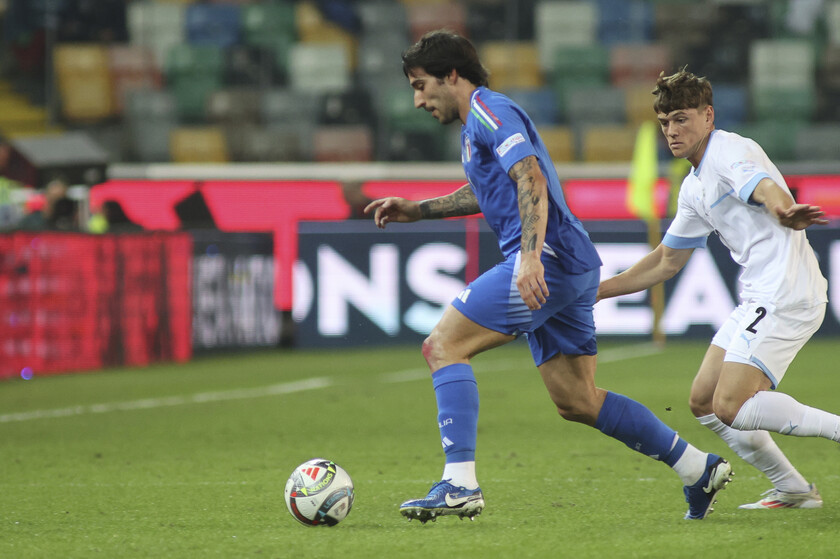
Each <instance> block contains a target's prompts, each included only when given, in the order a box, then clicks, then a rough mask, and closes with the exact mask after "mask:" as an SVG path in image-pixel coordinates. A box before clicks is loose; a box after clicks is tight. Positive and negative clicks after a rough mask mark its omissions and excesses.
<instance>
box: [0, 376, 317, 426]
mask: <svg viewBox="0 0 840 559" xmlns="http://www.w3.org/2000/svg"><path fill="white" fill-rule="evenodd" d="M332 384H333V382H332V380H330V379H329V378H326V377H316V378H310V379H304V380H299V381H295V382H285V383H281V384H272V385H270V386H260V387H257V388H241V389H236V390H223V391H218V392H197V393H195V394H188V395H185V396H166V397H162V398H145V399H142V400H132V401H128V402H109V403H105V404H91V405H87V406H71V407H67V408H58V409H52V410H34V411H28V412H18V413H7V414H3V415H0V423H13V422H19V421H31V420H33V419H52V418H59V417H69V416H74V415H85V414H89V413H109V412H114V411H133V410H146V409H153V408H164V407H168V406H183V405H191V404H206V403H207V402H225V401H229V400H246V399H251V398H262V397H265V396H278V395H281V394H291V393H293V392H303V391H306V390H317V389H318V388H325V387H327V386H331V385H332Z"/></svg>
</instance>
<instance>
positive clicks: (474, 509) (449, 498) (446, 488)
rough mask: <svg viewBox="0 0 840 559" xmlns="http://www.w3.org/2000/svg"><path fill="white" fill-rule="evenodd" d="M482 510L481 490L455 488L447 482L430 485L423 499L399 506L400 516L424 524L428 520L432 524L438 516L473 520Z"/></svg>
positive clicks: (482, 495)
mask: <svg viewBox="0 0 840 559" xmlns="http://www.w3.org/2000/svg"><path fill="white" fill-rule="evenodd" d="M483 509H484V494H483V493H482V492H481V488H476V489H467V488H466V487H455V486H454V485H452V484H451V483H449V480H442V481H439V482H437V483H435V484H434V485H432V488H431V489H430V490H429V494H428V495H426V497H425V498H423V499H414V500H412V501H406V502H404V503H403V504H401V505H400V514H401V515H403V516H405V517H406V518H408V519H409V520H412V519H414V518H416V519H417V520H419V521H420V522H422V523H424V524H425V523H426V521H428V520H431V521H432V522H434V521H435V520H437V517H438V516H444V515H449V514H457V515H458V516H459V517H460V518H461V519H462V520H463V519H464V517H467V518H469V519H470V520H473V519H474V518H475V516H476V515H478V514H480V513H481V511H482V510H483Z"/></svg>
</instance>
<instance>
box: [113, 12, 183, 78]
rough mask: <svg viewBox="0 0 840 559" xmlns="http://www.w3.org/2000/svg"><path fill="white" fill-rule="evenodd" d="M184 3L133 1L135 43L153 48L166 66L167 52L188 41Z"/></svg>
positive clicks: (131, 35) (130, 27)
mask: <svg viewBox="0 0 840 559" xmlns="http://www.w3.org/2000/svg"><path fill="white" fill-rule="evenodd" d="M185 11H186V5H185V4H183V3H164V2H129V3H128V11H127V14H126V15H127V18H128V36H129V40H130V42H131V44H133V45H137V46H144V47H148V48H150V49H152V51H154V53H155V58H156V60H157V63H158V66H160V67H163V65H164V63H165V61H166V56H167V53H168V52H169V51H170V49H172V47H174V46H175V45H180V44H182V43H183V42H185V41H186V33H185V25H184V20H185V16H184V14H185Z"/></svg>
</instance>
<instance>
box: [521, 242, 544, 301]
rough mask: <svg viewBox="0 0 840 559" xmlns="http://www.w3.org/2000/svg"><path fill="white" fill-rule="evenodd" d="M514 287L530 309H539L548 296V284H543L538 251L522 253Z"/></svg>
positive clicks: (542, 269)
mask: <svg viewBox="0 0 840 559" xmlns="http://www.w3.org/2000/svg"><path fill="white" fill-rule="evenodd" d="M516 287H517V289H519V296H520V297H522V300H523V301H525V304H526V305H528V308H529V309H531V310H532V311H535V310H537V309H539V308H540V307H542V305H543V304H544V303H545V301H546V297H548V286H547V285H546V284H545V267H543V263H542V262H541V261H540V257H539V253H538V252H534V253H531V254H529V255H526V254H522V258H521V261H520V263H519V275H518V276H517V277H516Z"/></svg>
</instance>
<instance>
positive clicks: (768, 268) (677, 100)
mask: <svg viewBox="0 0 840 559" xmlns="http://www.w3.org/2000/svg"><path fill="white" fill-rule="evenodd" d="M652 93H653V94H654V95H655V97H656V99H655V102H654V106H653V107H654V111H655V112H656V114H657V118H658V120H659V124H660V126H661V128H662V132H663V134H664V135H665V138H666V139H667V141H668V147H669V148H670V150H671V153H673V155H674V156H675V157H680V158H685V159H688V161H689V162H691V164H692V168H691V171H690V172H689V174H688V176H686V178H685V179H684V180H683V183H682V186H681V187H680V193H679V202H678V208H677V214H676V217H675V218H674V220H673V222H672V223H671V225H670V227H669V228H668V230H667V232H666V234H665V236H664V238H663V239H662V243H661V244H660V245H659V246H658V247H657V248H656V249H654V250H653V251H652V252H651V253H649V254H648V255H647V256H645V257H644V258H642V259H641V260H639V262H637V263H636V264H634V265H633V266H632V267H630V268H629V269H627V270H625V271H624V272H622V273H620V274H618V275H616V276H614V277H612V278H610V279H606V280H604V281H602V282H601V285H600V287H599V290H598V299H599V300H600V299H606V298H609V297H616V296H619V295H624V294H627V293H634V292H637V291H642V290H644V289H647V288H649V287H651V286H653V285H656V284H658V283H660V282H663V281H665V280H667V279H669V278H671V277H673V276H674V275H675V274H676V273H677V272H678V271H679V270H681V269H682V268H683V266H685V264H686V263H687V262H688V259H689V257H690V256H691V254H692V252H693V251H694V249H695V248H699V247H704V246H705V245H706V239H707V237H708V235H709V234H710V233H712V232H714V233H716V234H717V235H718V236H719V237H720V240H721V241H722V242H723V244H724V245H725V246H726V247H727V248H728V249H729V251H730V253H731V255H732V259H733V260H735V262H737V263H738V264H739V265H740V266H741V268H742V269H741V276H740V288H741V290H740V293H739V299H740V304H739V305H738V307H737V308H736V309H735V310H734V311H733V312H732V314H731V315H730V316H729V319H728V320H727V321H726V323H725V324H724V325H723V326H722V327H721V328H720V330H719V331H718V332H717V333H716V334H715V336H714V337H713V339H712V342H711V345H710V346H709V349H708V351H707V352H706V355H705V357H704V359H703V362H702V364H701V365H700V370H699V371H698V373H697V376H696V377H695V378H694V383H693V384H692V387H691V396H690V407H691V410H692V412H693V413H694V415H695V416H696V417H697V419H698V420H699V421H700V423H701V424H703V425H705V426H706V427H708V428H709V429H711V430H712V431H714V432H715V433H717V434H718V435H719V436H720V437H721V438H723V440H724V441H726V443H727V444H728V445H729V446H730V447H731V448H732V450H734V451H735V452H736V453H737V454H738V455H739V456H740V457H741V458H743V459H744V460H745V461H747V462H749V463H750V464H752V465H753V466H755V467H756V468H758V469H759V470H761V471H762V472H764V473H765V474H766V475H767V476H768V478H769V479H770V481H771V482H772V483H773V486H774V487H773V489H770V490H768V491H767V492H765V493H764V495H763V496H762V498H761V499H760V500H759V501H758V502H755V503H748V504H745V505H741V507H739V508H749V509H766V508H818V507H821V506H822V498H821V497H820V494H819V492H818V491H817V489H816V487H815V486H814V485H813V484H809V483H808V482H807V481H806V480H805V478H803V477H802V475H801V474H800V473H799V472H798V471H797V470H796V469H795V468H794V467H793V465H791V463H790V462H789V461H788V459H787V458H786V457H785V455H784V454H783V453H782V451H781V450H780V449H779V447H778V446H777V445H776V443H775V442H774V441H773V439H772V438H771V437H770V435H769V433H768V431H773V432H776V433H781V434H783V435H794V436H800V437H824V438H827V439H832V440H834V441H838V442H840V417H839V416H837V415H834V414H831V413H828V412H825V411H822V410H819V409H816V408H812V407H809V406H806V405H804V404H801V403H799V402H797V401H796V400H795V399H793V398H792V397H790V396H788V395H787V394H784V393H781V392H776V391H775V389H776V387H777V386H778V384H779V382H781V380H782V378H783V377H784V375H785V372H786V371H787V368H788V366H789V365H790V363H791V362H792V361H793V358H794V357H795V356H796V354H797V352H798V351H799V350H800V349H801V348H802V347H803V346H804V345H805V343H806V342H807V341H808V340H809V339H810V338H811V336H812V335H813V334H814V332H816V331H817V330H818V329H819V327H820V325H821V324H822V321H823V317H824V316H825V309H826V303H827V301H828V298H827V295H826V293H827V281H826V280H825V278H824V277H823V276H822V274H821V273H820V269H819V265H818V263H817V259H816V257H815V255H814V251H813V249H812V248H811V245H810V244H809V243H808V239H807V237H806V235H805V231H804V229H805V228H807V227H809V226H811V225H816V224H826V223H827V222H828V221H827V220H826V219H825V218H824V213H823V212H822V211H821V210H820V208H818V207H816V206H810V205H807V204H797V203H796V202H795V201H794V199H793V197H792V196H791V193H790V190H789V189H788V187H787V185H786V184H785V180H784V178H783V177H782V175H781V173H779V170H778V169H777V168H776V166H775V165H773V163H772V162H771V161H770V159H769V158H768V157H767V155H766V154H765V153H764V150H762V149H761V147H760V146H759V145H758V144H757V143H756V142H754V141H753V140H750V139H748V138H744V137H742V136H739V135H737V134H733V133H731V132H726V131H723V130H716V129H715V126H714V116H715V113H714V108H713V105H712V86H711V84H710V83H709V81H708V80H706V79H705V78H701V77H697V76H695V75H694V74H692V73H690V72H687V71H686V70H685V69H683V70H681V71H679V72H677V73H676V74H673V75H671V76H665V75H664V72H663V73H662V74H660V76H659V79H658V80H657V84H656V88H655V89H654V90H653V92H652Z"/></svg>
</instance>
